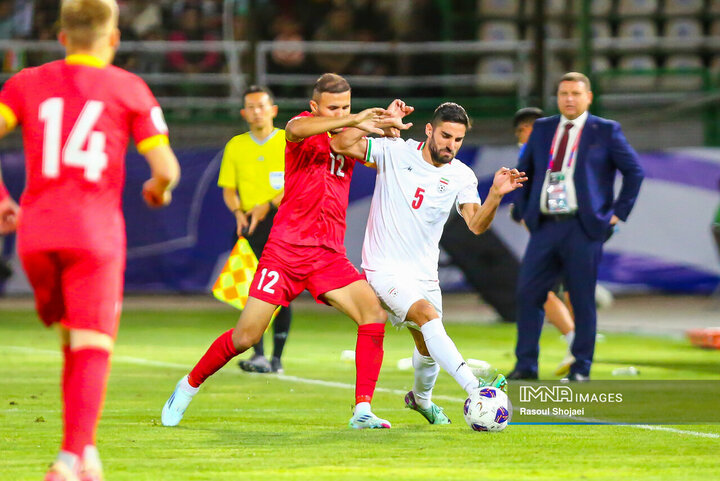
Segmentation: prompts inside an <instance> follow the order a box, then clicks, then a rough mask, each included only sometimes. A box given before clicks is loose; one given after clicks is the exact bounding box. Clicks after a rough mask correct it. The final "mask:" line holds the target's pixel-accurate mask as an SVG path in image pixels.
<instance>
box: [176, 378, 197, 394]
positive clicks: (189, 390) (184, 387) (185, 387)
mask: <svg viewBox="0 0 720 481" xmlns="http://www.w3.org/2000/svg"><path fill="white" fill-rule="evenodd" d="M180 389H182V390H183V391H185V392H186V393H188V394H189V395H191V396H194V395H195V394H197V392H198V391H199V390H200V386H198V387H192V386H191V385H190V383H189V382H188V377H187V376H185V377H184V378H182V381H180Z"/></svg>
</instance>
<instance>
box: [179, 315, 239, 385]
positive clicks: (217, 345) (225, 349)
mask: <svg viewBox="0 0 720 481" xmlns="http://www.w3.org/2000/svg"><path fill="white" fill-rule="evenodd" d="M232 333H233V330H232V329H230V330H229V331H227V332H224V333H223V334H222V335H220V337H218V338H217V339H215V342H213V343H212V344H211V345H210V348H209V349H208V350H207V352H206V353H205V355H204V356H203V357H201V358H200V360H199V361H198V363H197V364H195V367H194V368H193V370H192V371H190V374H189V375H188V383H189V384H190V385H191V386H192V387H199V386H200V384H202V383H204V382H205V379H207V378H209V377H210V376H212V375H213V374H215V373H216V372H218V371H219V370H220V368H221V367H223V366H224V365H225V364H227V363H228V361H229V360H230V359H232V358H234V357H235V356H237V355H238V354H240V353H239V352H238V351H237V349H235V345H234V344H233V341H232Z"/></svg>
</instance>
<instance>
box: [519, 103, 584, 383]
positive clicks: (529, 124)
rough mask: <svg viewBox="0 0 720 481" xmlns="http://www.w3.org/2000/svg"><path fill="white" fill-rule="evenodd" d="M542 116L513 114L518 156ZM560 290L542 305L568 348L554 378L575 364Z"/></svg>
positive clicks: (530, 111)
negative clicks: (534, 125) (518, 148)
mask: <svg viewBox="0 0 720 481" xmlns="http://www.w3.org/2000/svg"><path fill="white" fill-rule="evenodd" d="M544 116H545V114H544V113H543V111H542V110H540V109H539V108H537V107H526V108H524V109H520V110H518V111H517V112H516V113H515V116H514V117H513V127H514V128H515V137H516V138H517V141H518V145H519V147H520V155H522V153H523V151H524V150H525V145H526V144H527V141H528V139H529V138H530V134H531V133H532V130H533V124H534V123H535V121H536V120H537V119H539V118H542V117H544ZM561 290H562V283H557V284H556V285H555V287H554V290H552V291H549V292H548V295H547V300H546V301H545V304H544V305H543V309H544V310H545V316H546V317H547V320H548V322H550V324H552V325H553V326H555V327H556V328H557V330H558V331H560V333H561V334H562V335H563V338H564V339H565V341H566V342H567V346H568V348H567V353H566V354H565V357H564V358H563V359H562V361H560V364H558V367H557V368H556V369H555V375H556V376H564V375H566V374H567V373H568V372H569V371H570V366H572V364H573V363H574V362H575V357H573V355H572V343H573V340H574V339H575V320H574V319H573V316H572V313H571V312H570V310H569V309H568V306H567V305H566V304H565V303H566V302H567V303H569V302H570V298H569V296H568V294H567V292H565V302H563V300H562V299H560V297H558V294H560V291H561ZM514 292H515V290H513V293H514Z"/></svg>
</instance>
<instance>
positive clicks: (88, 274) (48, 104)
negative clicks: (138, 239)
mask: <svg viewBox="0 0 720 481" xmlns="http://www.w3.org/2000/svg"><path fill="white" fill-rule="evenodd" d="M117 22H118V6H117V4H116V3H115V0H65V1H64V2H63V3H62V7H61V13H60V23H61V31H60V34H59V36H58V38H59V40H60V42H61V43H62V44H63V45H64V46H65V48H66V51H67V57H66V58H65V59H64V60H59V61H55V62H50V63H47V64H45V65H42V66H40V67H36V68H28V69H25V70H23V71H21V72H20V73H18V74H17V75H15V76H13V77H12V78H11V79H10V80H8V81H7V82H6V84H5V85H4V87H3V89H2V92H0V134H1V135H4V134H6V133H7V132H9V131H10V130H11V129H12V128H13V127H15V125H22V131H23V132H22V133H23V143H24V147H25V161H26V168H27V183H26V186H25V192H24V193H23V195H22V198H21V201H20V216H19V220H18V226H17V229H18V253H19V255H20V259H21V261H22V264H23V267H24V268H25V271H26V273H27V276H28V279H29V281H30V284H31V285H32V288H33V291H34V292H35V301H36V307H37V311H38V315H39V317H40V318H41V319H42V321H43V322H44V323H45V324H47V325H48V326H49V325H52V324H58V325H59V326H60V333H61V336H60V337H61V344H62V348H63V355H64V368H63V373H62V391H63V392H62V397H63V404H64V410H63V421H64V423H63V424H64V426H63V430H64V431H63V441H62V447H61V451H60V453H59V455H58V458H57V461H56V462H55V463H54V464H53V466H52V467H51V468H50V470H49V471H48V472H47V474H46V476H45V480H46V481H78V480H81V481H98V480H101V479H102V467H101V464H100V458H99V456H98V453H97V449H96V448H95V430H96V426H97V422H98V420H99V417H100V411H101V408H102V401H103V398H104V395H105V386H106V380H107V377H108V372H109V371H108V369H109V357H110V352H111V351H112V348H113V343H114V339H115V335H116V332H117V327H118V321H119V315H120V306H121V302H122V290H123V273H124V270H125V226H124V220H123V215H122V210H121V194H122V188H123V184H124V180H125V150H126V147H127V142H128V139H129V136H130V135H132V136H133V137H134V139H135V142H136V143H137V147H138V151H139V152H140V153H142V154H144V155H145V157H146V158H147V160H148V163H149V164H150V169H151V175H152V177H151V178H150V179H149V180H148V181H147V182H146V183H145V185H144V186H143V196H144V198H145V201H146V202H147V203H148V204H149V205H150V206H151V207H160V206H163V205H165V204H167V203H168V202H169V201H170V190H171V188H172V186H173V185H174V184H175V182H176V181H177V179H178V176H179V168H178V163H177V159H176V158H175V155H174V154H173V152H172V150H171V149H170V147H169V143H168V138H167V126H166V125H165V122H164V120H163V116H162V111H161V109H160V107H159V105H158V103H157V101H156V100H155V98H154V97H153V95H152V93H151V92H150V90H149V89H148V87H147V85H146V84H145V83H144V82H143V81H142V80H141V79H140V78H139V77H137V76H135V75H133V74H131V73H129V72H126V71H124V70H122V69H119V68H116V67H113V66H111V65H109V64H110V63H111V62H112V59H113V57H114V54H115V50H116V48H117V46H118V43H119V41H120V32H119V30H118V28H117Z"/></svg>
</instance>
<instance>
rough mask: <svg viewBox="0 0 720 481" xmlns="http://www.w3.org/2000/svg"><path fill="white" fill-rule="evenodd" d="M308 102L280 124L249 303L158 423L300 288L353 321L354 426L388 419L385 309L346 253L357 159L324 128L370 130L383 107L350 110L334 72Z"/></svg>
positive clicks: (177, 412)
mask: <svg viewBox="0 0 720 481" xmlns="http://www.w3.org/2000/svg"><path fill="white" fill-rule="evenodd" d="M310 110H311V111H310V112H303V113H302V114H300V115H298V116H296V117H295V118H293V119H292V120H290V122H288V124H287V127H286V129H285V136H286V138H287V141H288V142H287V146H286V148H285V196H284V197H283V202H282V204H280V208H279V210H278V213H277V215H276V216H275V221H274V224H273V228H272V231H271V232H270V238H269V240H268V243H267V244H266V246H265V250H264V251H263V254H262V257H261V258H260V262H259V264H258V268H257V272H256V273H255V277H254V278H253V281H252V284H251V286H250V296H249V298H248V302H247V305H246V307H245V309H244V310H243V312H242V315H241V316H240V319H239V320H238V322H237V325H236V326H235V328H234V329H231V330H229V331H227V332H225V333H224V334H222V335H221V336H220V337H219V338H218V339H217V340H216V341H215V342H214V343H213V344H212V345H211V346H210V349H208V351H207V352H206V353H205V355H204V356H203V357H202V358H201V359H200V361H199V362H198V363H197V364H196V365H195V367H194V368H193V369H192V371H190V373H189V374H188V375H187V376H185V377H183V378H182V379H181V380H180V381H179V382H178V384H177V386H176V387H175V391H174V392H173V394H172V396H170V398H169V399H168V400H167V402H166V403H165V406H164V407H163V411H162V423H163V424H164V425H166V426H175V425H177V424H178V423H179V422H180V420H181V419H182V417H183V414H184V413H185V409H186V408H187V406H188V405H189V404H190V401H191V400H192V397H193V396H194V394H195V393H196V392H197V391H198V388H199V387H200V384H202V383H203V382H204V381H205V380H206V379H207V378H208V377H209V376H211V375H212V374H214V373H215V372H217V371H218V370H219V369H220V368H221V367H223V366H224V365H225V364H226V363H227V362H228V361H229V360H230V359H232V358H233V357H235V356H237V355H238V354H240V353H242V352H245V351H246V350H247V349H249V348H250V347H252V346H253V345H254V344H255V343H256V342H257V341H258V339H260V336H262V334H263V332H264V331H265V329H266V328H267V326H268V324H269V322H270V318H271V316H272V314H273V312H274V311H275V308H276V307H277V306H287V305H288V304H289V303H290V301H292V300H293V299H295V298H296V297H297V296H298V295H299V294H300V293H301V292H302V291H303V290H305V289H307V290H308V291H310V293H311V294H312V295H313V297H315V299H316V300H317V301H318V302H321V303H325V304H329V305H331V306H333V307H335V308H336V309H338V310H339V311H341V312H342V313H344V314H346V315H347V316H348V317H350V318H351V319H352V320H353V321H355V322H356V323H357V324H358V326H359V327H358V338H357V344H356V347H355V351H356V361H355V363H356V364H355V366H356V383H355V402H356V406H355V410H354V413H353V416H352V418H351V419H350V427H352V428H357V429H361V428H389V427H390V423H389V422H387V421H385V420H383V419H380V418H378V417H377V416H375V415H374V414H373V413H372V411H371V410H370V401H371V400H372V396H373V393H374V391H375V384H376V382H377V378H378V373H379V372H380V365H381V364H382V357H383V350H382V343H383V337H384V333H385V321H386V320H387V315H386V314H385V311H384V310H383V309H382V307H381V306H380V302H379V301H378V300H377V298H376V297H375V294H374V293H373V291H372V289H371V288H370V286H369V285H368V283H367V282H366V281H365V280H364V279H363V277H362V276H361V275H360V274H359V273H358V271H357V270H356V269H355V267H353V265H352V264H351V263H350V261H349V260H348V259H347V257H346V255H345V248H344V246H343V238H344V237H345V211H346V209H347V205H348V193H349V189H350V178H351V176H352V172H353V168H354V166H355V159H352V158H345V157H343V156H341V155H335V154H334V153H333V152H332V151H331V149H330V133H331V132H335V131H338V130H339V129H343V128H345V127H357V128H360V129H362V130H366V131H369V132H373V133H382V130H381V129H380V128H378V126H380V125H381V124H382V119H383V118H384V115H385V114H386V111H384V110H383V109H368V110H364V111H362V112H360V113H358V114H354V115H351V114H350V85H349V84H348V83H347V81H346V80H345V79H344V78H342V77H340V76H339V75H335V74H324V75H323V76H321V77H320V78H319V79H318V81H317V83H316V84H315V88H314V90H313V98H312V100H311V101H310Z"/></svg>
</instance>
